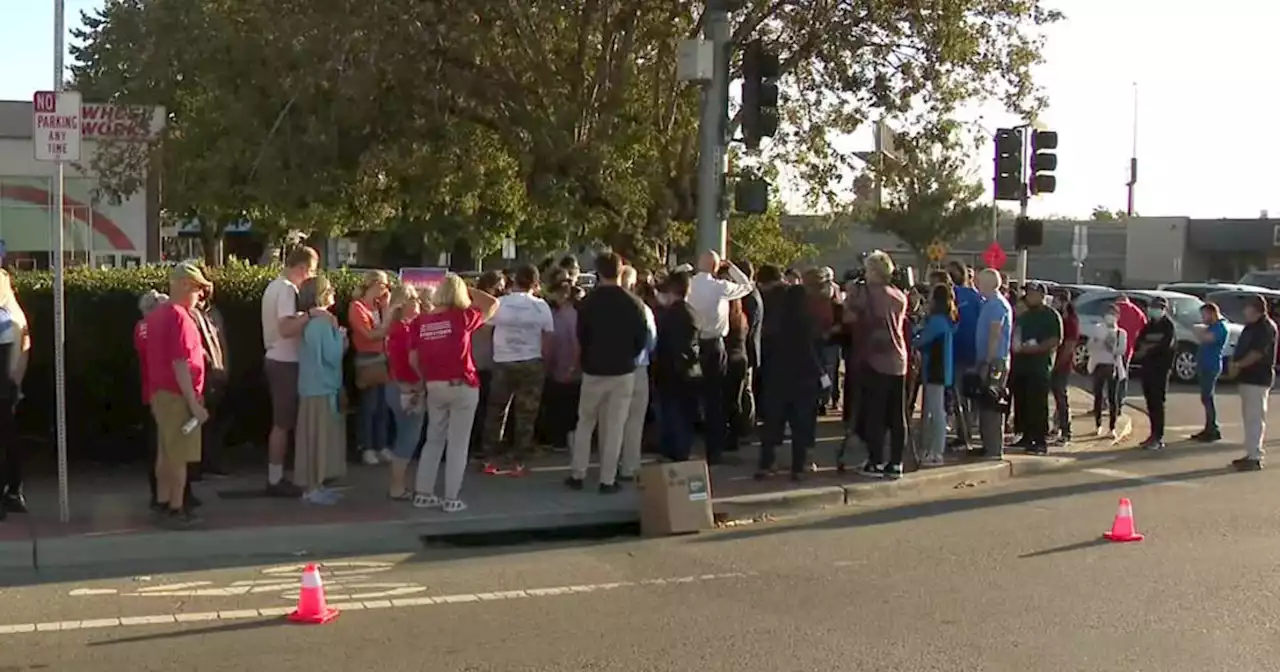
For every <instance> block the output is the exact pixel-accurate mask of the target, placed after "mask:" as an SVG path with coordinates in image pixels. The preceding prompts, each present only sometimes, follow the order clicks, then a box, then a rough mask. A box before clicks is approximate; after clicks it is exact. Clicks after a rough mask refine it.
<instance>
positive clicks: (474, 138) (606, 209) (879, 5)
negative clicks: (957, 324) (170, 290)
mask: <svg viewBox="0 0 1280 672" xmlns="http://www.w3.org/2000/svg"><path fill="white" fill-rule="evenodd" d="M703 6H704V3H702V2H693V1H692V0H685V1H677V2H669V1H666V2H663V1H660V0H622V1H620V2H609V3H606V2H600V0H584V1H583V2H579V3H565V2H562V1H561V0H525V1H524V2H514V1H513V0H465V1H464V0H382V1H380V2H376V3H370V2H367V1H364V0H330V1H329V2H324V3H316V2H313V1H305V0H274V1H273V2H269V3H264V2H260V1H258V0H218V2H209V1H207V0H111V1H110V2H108V3H107V4H106V6H105V7H104V8H103V10H102V11H101V13H100V14H98V15H95V16H90V17H87V18H86V25H87V30H86V31H85V32H83V33H81V34H78V35H77V38H78V40H79V41H80V45H79V47H78V49H77V52H76V58H77V60H78V61H80V65H78V66H77V67H76V69H75V70H74V74H75V78H76V86H77V87H78V88H80V89H82V90H84V91H85V92H86V95H87V96H89V97H90V98H91V99H92V98H97V99H109V100H119V101H123V102H130V103H139V104H162V105H165V106H166V107H167V108H168V109H169V111H170V113H171V119H170V124H169V128H168V133H167V137H166V138H165V139H164V141H163V151H162V155H163V159H162V161H163V164H164V171H165V174H166V176H167V178H166V184H165V203H166V207H170V208H173V209H175V210H181V211H192V212H198V213H201V214H204V213H214V215H216V216H209V217H202V221H203V220H206V219H207V220H210V221H217V220H225V219H226V215H225V214H224V213H245V214H248V215H249V216H250V217H251V218H252V219H253V220H254V222H255V224H259V225H261V226H273V227H277V228H284V227H286V226H288V227H305V228H308V229H317V230H324V231H329V232H334V231H340V230H342V229H346V228H351V227H373V228H377V227H385V226H417V227H420V228H422V229H423V233H424V235H435V236H441V237H448V236H451V235H480V234H479V233H478V232H481V231H483V235H482V236H481V237H483V238H485V241H488V243H491V242H492V239H493V238H494V237H496V236H498V235H499V234H501V235H507V234H508V233H514V234H515V235H516V236H517V237H518V238H519V239H520V241H521V242H522V243H524V242H525V241H526V240H539V241H542V240H545V241H552V240H557V239H566V238H578V239H599V240H601V241H603V242H606V243H607V244H610V245H611V246H613V247H614V248H615V249H618V250H620V251H622V252H623V253H624V254H627V255H628V256H631V257H633V258H641V259H647V260H655V259H658V258H660V257H661V256H662V252H663V250H664V249H665V248H666V247H667V246H668V243H669V242H670V241H671V240H673V239H674V238H675V237H676V236H678V235H681V234H682V232H684V231H686V230H687V224H686V223H687V222H688V221H690V220H691V219H692V217H693V208H692V207H691V204H692V202H693V194H694V182H695V180H694V176H695V173H696V170H695V169H696V165H697V160H698V156H697V146H698V145H697V135H696V133H697V119H698V114H697V106H698V99H699V96H698V92H697V90H696V89H695V88H694V87H691V86H688V85H685V84H683V83H681V82H679V81H678V80H677V78H676V62H677V54H678V49H679V46H680V43H681V40H683V39H685V38H687V37H689V36H691V35H694V34H696V33H697V31H698V30H699V27H700V24H701V17H700V16H699V12H700V11H701V8H702V7H703ZM1059 17H1060V15H1059V14H1058V13H1056V12H1054V11H1051V10H1048V9H1046V8H1045V7H1044V6H1042V4H1041V2H1040V0H955V1H954V2H949V3H946V6H945V7H941V8H939V7H934V6H929V7H924V6H920V5H918V3H905V4H904V3H883V2H872V3H858V4H854V5H851V4H850V3H843V2H831V1H830V0H750V1H749V2H748V3H747V7H746V9H745V10H744V11H742V12H738V13H736V15H735V22H736V23H735V25H734V29H733V39H734V42H735V44H736V45H739V46H740V45H741V44H743V43H744V42H745V41H747V40H748V39H752V38H754V37H761V38H763V39H764V40H766V42H768V43H769V44H771V45H773V46H774V47H776V48H777V49H778V51H779V52H780V53H781V56H782V61H783V70H784V83H785V86H784V90H785V91H786V94H787V96H788V100H786V101H784V106H783V113H784V118H785V119H784V122H785V123H784V126H783V129H782V131H781V133H780V134H779V136H778V137H777V138H775V141H774V142H772V143H770V145H769V146H768V147H767V149H766V151H765V152H763V153H762V154H761V155H760V158H761V159H762V160H764V161H765V162H766V163H779V164H784V165H787V166H789V167H791V168H792V169H793V172H794V173H795V174H798V175H799V176H800V177H801V178H802V179H803V180H804V181H805V183H806V186H807V189H808V196H809V197H810V199H811V200H813V201H815V202H816V201H819V200H827V201H829V202H836V201H838V200H839V196H840V195H838V194H837V193H835V192H836V190H835V187H834V185H835V184H836V180H835V179H833V178H834V177H835V176H838V175H842V174H843V173H844V171H845V170H846V169H847V168H848V166H849V165H850V162H851V161H852V158H853V157H852V154H850V153H846V152H843V151H842V150H839V149H838V148H837V147H836V145H835V144H834V142H833V140H834V139H835V138H836V137H838V136H842V135H844V134H847V133H848V132H850V131H852V130H854V129H856V128H857V127H858V126H859V125H860V124H862V123H863V122H865V121H866V120H868V119H870V118H872V117H873V116H875V115H887V116H890V117H895V116H903V115H908V114H923V115H925V116H926V117H928V118H943V117H945V116H947V114H949V113H950V112H951V111H952V110H954V109H955V108H956V107H957V106H959V105H961V104H963V103H966V102H969V101H970V100H972V99H975V98H984V97H990V96H992V95H994V96H996V97H998V98H1000V99H1001V100H1002V101H1003V102H1005V103H1006V104H1007V106H1009V107H1010V108H1011V109H1016V110H1020V111H1022V110H1027V111H1031V110H1035V109H1038V108H1039V107H1040V106H1041V105H1042V104H1043V101H1042V99H1041V98H1040V96H1039V94H1038V91H1037V90H1036V88H1035V87H1034V86H1033V84H1032V81H1031V68H1032V67H1033V66H1034V65H1035V64H1036V63H1037V62H1039V59H1040V55H1039V50H1040V46H1041V42H1042V35H1041V32H1040V28H1041V26H1043V25H1044V24H1045V23H1048V22H1051V21H1055V20H1057V19H1058V18H1059ZM436 157H446V160H443V161H437V158H436ZM99 163H100V164H101V165H100V166H98V167H99V168H100V169H101V170H102V171H103V172H105V173H107V174H109V175H110V176H111V177H112V179H110V180H108V181H109V182H111V183H112V184H113V185H116V186H117V187H118V190H119V191H120V192H122V193H127V192H128V190H129V189H130V188H136V185H137V181H136V175H137V172H138V166H137V165H136V163H137V162H132V163H131V162H116V163H115V164H113V163H112V162H111V161H109V160H106V159H104V160H103V161H100V162H99ZM179 172H181V173H182V174H181V176H178V173H179ZM171 175H172V176H173V179H169V177H168V176H171ZM498 185H501V186H498ZM490 229H494V230H493V231H490ZM491 234H492V235H491ZM481 242H482V243H483V242H484V241H481ZM488 243H485V244H488Z"/></svg>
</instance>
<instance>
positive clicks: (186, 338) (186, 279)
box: [144, 262, 213, 528]
mask: <svg viewBox="0 0 1280 672" xmlns="http://www.w3.org/2000/svg"><path fill="white" fill-rule="evenodd" d="M211 287H213V283H211V282H209V280H208V279H207V278H205V276H204V272H203V271H201V270H200V268H199V267H198V266H196V265H195V264H193V263H190V262H183V263H181V264H178V265H177V266H175V267H174V268H173V271H172V273H171V274H170V276H169V301H168V302H167V303H164V304H161V305H159V306H157V307H156V308H155V310H153V311H151V313H150V314H149V315H147V317H146V320H145V323H144V327H145V330H146V356H145V358H144V359H145V361H146V367H147V371H146V388H147V389H149V390H150V391H151V415H152V416H153V417H154V418H155V421H156V434H157V436H158V438H159V450H158V451H157V455H156V503H155V506H154V509H155V510H156V513H157V514H158V515H159V516H160V522H161V524H163V525H165V526H166V527H171V528H185V527H190V526H191V525H193V524H195V523H198V522H199V519H198V518H196V517H195V516H194V515H193V514H192V513H191V512H190V510H188V509H187V508H186V507H184V506H183V496H184V490H185V489H186V485H187V463H189V462H199V461H200V434H201V433H200V431H199V424H200V423H203V422H205V421H206V420H208V419H209V412H208V411H206V410H205V407H204V400H203V394H204V374H205V370H204V367H205V352H204V343H203V341H202V340H201V338H200V330H199V327H197V326H196V321H195V318H194V317H192V314H191V311H193V310H195V305H196V302H197V301H199V299H200V294H201V292H202V291H204V290H206V289H209V288H211Z"/></svg>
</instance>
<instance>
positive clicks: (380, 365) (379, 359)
mask: <svg viewBox="0 0 1280 672" xmlns="http://www.w3.org/2000/svg"><path fill="white" fill-rule="evenodd" d="M390 382H391V372H390V371H389V370H388V369H387V356H386V355H383V354H377V355H368V356H363V355H356V389H357V390H367V389H369V388H371V387H379V386H381V385H386V384H387V383H390Z"/></svg>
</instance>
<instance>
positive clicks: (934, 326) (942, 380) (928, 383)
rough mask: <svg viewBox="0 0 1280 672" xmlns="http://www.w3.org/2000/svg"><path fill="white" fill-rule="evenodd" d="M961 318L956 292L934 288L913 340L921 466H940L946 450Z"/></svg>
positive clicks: (949, 289)
mask: <svg viewBox="0 0 1280 672" xmlns="http://www.w3.org/2000/svg"><path fill="white" fill-rule="evenodd" d="M959 319H960V316H959V315H958V311H957V309H956V297H955V292H953V291H952V289H951V287H949V286H947V285H934V287H933V290H932V291H931V292H930V294H929V314H928V317H926V318H925V321H924V324H923V325H922V326H921V327H920V329H919V331H917V333H916V334H915V337H914V338H913V339H912V347H914V348H915V349H917V350H919V351H920V354H921V360H922V366H921V370H922V372H923V374H924V432H923V434H924V441H923V446H924V452H925V455H924V457H923V458H922V460H921V464H922V465H924V466H926V467H936V466H939V465H941V464H942V462H943V458H942V454H943V451H945V450H946V447H947V396H946V394H947V389H948V388H950V387H951V385H952V384H953V383H954V380H953V376H954V369H955V364H954V361H953V359H954V346H953V340H954V339H955V333H956V325H957V323H958V322H959Z"/></svg>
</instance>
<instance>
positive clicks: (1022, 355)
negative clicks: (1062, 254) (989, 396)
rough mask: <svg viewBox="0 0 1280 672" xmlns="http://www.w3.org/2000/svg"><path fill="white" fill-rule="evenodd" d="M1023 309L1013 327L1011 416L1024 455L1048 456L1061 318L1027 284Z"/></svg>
mask: <svg viewBox="0 0 1280 672" xmlns="http://www.w3.org/2000/svg"><path fill="white" fill-rule="evenodd" d="M1023 289H1024V291H1025V292H1026V294H1025V296H1024V298H1023V300H1024V302H1025V303H1026V306H1027V309H1026V311H1024V312H1023V313H1022V314H1021V315H1019V316H1018V320H1017V324H1016V326H1015V327H1014V330H1015V332H1016V333H1015V335H1014V343H1013V352H1014V354H1013V373H1012V374H1011V376H1010V379H1009V382H1010V383H1011V384H1012V385H1013V405H1014V413H1015V414H1016V416H1017V417H1019V419H1020V420H1021V425H1022V432H1023V434H1022V439H1021V440H1020V441H1019V442H1018V443H1019V445H1021V446H1022V447H1023V448H1025V449H1026V451H1027V452H1028V453H1032V454H1035V455H1045V454H1047V453H1048V452H1049V441H1048V439H1049V391H1050V385H1049V382H1050V380H1051V378H1052V377H1053V358H1054V354H1055V353H1057V351H1058V344H1059V343H1060V342H1061V341H1062V317H1061V316H1060V315H1058V311H1056V310H1054V309H1053V308H1051V307H1049V306H1047V305H1045V303H1044V295H1045V289H1044V285H1042V284H1040V283H1038V282H1028V283H1027V284H1026V286H1025V287H1024V288H1023Z"/></svg>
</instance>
